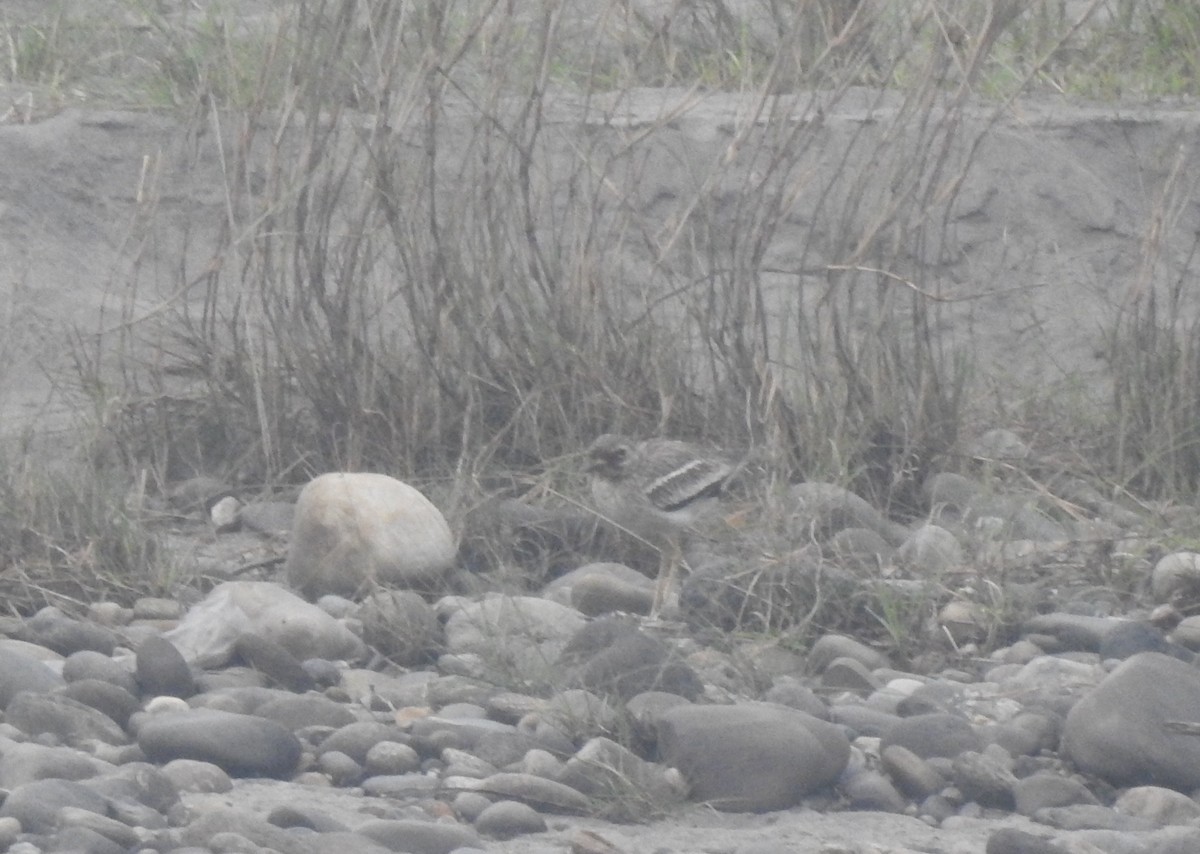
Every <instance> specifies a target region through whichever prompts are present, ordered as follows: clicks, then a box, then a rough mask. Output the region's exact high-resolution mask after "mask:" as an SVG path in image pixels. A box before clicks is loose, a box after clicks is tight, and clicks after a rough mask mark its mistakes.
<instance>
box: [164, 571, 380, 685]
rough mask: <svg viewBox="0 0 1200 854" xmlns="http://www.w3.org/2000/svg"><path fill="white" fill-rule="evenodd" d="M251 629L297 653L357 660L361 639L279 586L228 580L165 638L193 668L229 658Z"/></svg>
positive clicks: (300, 655)
mask: <svg viewBox="0 0 1200 854" xmlns="http://www.w3.org/2000/svg"><path fill="white" fill-rule="evenodd" d="M248 633H254V634H258V635H261V636H263V637H265V638H267V639H268V640H272V641H274V642H275V643H277V644H279V645H280V646H282V647H283V648H284V649H286V650H287V651H288V652H290V653H291V654H292V655H293V656H295V657H296V658H298V659H300V660H303V659H306V658H328V659H335V660H337V659H357V658H360V657H361V656H362V654H363V652H364V651H365V647H364V646H363V642H362V641H361V640H360V639H359V638H358V637H357V636H356V635H355V634H354V633H353V632H351V631H350V630H349V629H348V628H346V626H344V625H343V624H342V623H340V622H338V621H337V620H335V619H334V618H333V617H331V616H329V615H328V614H326V613H325V612H324V611H322V610H321V609H320V608H318V607H317V606H316V605H312V604H309V603H308V602H305V601H304V600H303V599H301V598H300V597H299V596H296V595H295V594H294V593H291V592H290V591H288V590H287V589H286V588H284V587H283V586H282V585H279V584H272V583H271V582H269V581H227V582H225V583H224V584H220V585H218V586H216V587H214V588H213V589H212V590H211V591H210V592H209V594H208V595H207V596H205V597H204V599H203V601H201V602H198V603H197V604H196V605H194V606H193V607H192V608H190V609H189V610H188V612H187V614H186V615H185V616H184V618H183V620H182V621H180V623H179V625H178V626H176V627H175V628H173V629H171V631H169V632H167V633H166V634H165V635H164V637H166V639H167V640H169V641H170V642H171V643H173V644H175V646H176V648H177V649H178V650H179V651H180V653H182V654H183V657H184V658H185V659H187V660H188V661H189V662H191V663H193V664H195V665H196V666H198V667H220V666H222V665H224V664H226V663H228V661H229V659H230V658H231V656H232V655H233V648H234V646H235V645H236V644H237V642H238V638H240V637H241V636H242V635H245V634H248Z"/></svg>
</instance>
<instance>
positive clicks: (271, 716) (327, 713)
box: [254, 694, 356, 732]
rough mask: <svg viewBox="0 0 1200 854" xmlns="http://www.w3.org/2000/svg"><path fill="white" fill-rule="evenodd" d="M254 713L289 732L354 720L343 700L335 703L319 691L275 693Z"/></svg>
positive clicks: (342, 724) (343, 724)
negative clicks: (296, 693) (314, 692)
mask: <svg viewBox="0 0 1200 854" xmlns="http://www.w3.org/2000/svg"><path fill="white" fill-rule="evenodd" d="M254 714H255V715H256V716H257V717H260V718H266V719H267V720H269V721H275V722H276V723H279V724H281V725H283V726H285V727H287V728H288V729H290V730H292V731H293V732H295V731H296V730H298V729H302V728H303V727H306V726H314V725H316V726H328V727H333V728H337V727H343V726H346V725H347V724H352V723H354V721H355V720H356V718H355V716H354V713H353V712H352V711H350V709H348V708H347V707H346V706H345V705H344V704H343V703H335V702H334V701H333V700H331V699H329V698H328V697H325V696H323V695H321V694H299V695H289V696H285V697H276V698H274V699H272V700H268V701H267V702H265V703H263V704H262V705H261V706H259V707H258V708H256V709H255V710H254Z"/></svg>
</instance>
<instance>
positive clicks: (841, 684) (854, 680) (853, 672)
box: [821, 657, 882, 697]
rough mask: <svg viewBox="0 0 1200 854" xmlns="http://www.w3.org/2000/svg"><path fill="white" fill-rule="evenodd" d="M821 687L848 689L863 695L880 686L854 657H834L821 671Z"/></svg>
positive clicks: (829, 689) (830, 689)
mask: <svg viewBox="0 0 1200 854" xmlns="http://www.w3.org/2000/svg"><path fill="white" fill-rule="evenodd" d="M821 687H822V688H823V689H825V690H826V691H849V692H851V693H853V694H858V695H859V696H862V697H865V696H867V695H868V694H870V693H871V692H873V691H878V690H879V689H880V688H881V687H882V686H881V685H880V684H879V680H878V679H876V678H875V677H874V676H872V675H871V671H869V670H868V669H867V667H866V665H864V664H863V663H862V662H861V661H859V660H858V659H855V658H849V657H842V658H835V659H834V660H833V661H831V662H829V664H828V665H827V666H826V668H825V670H824V672H822V673H821Z"/></svg>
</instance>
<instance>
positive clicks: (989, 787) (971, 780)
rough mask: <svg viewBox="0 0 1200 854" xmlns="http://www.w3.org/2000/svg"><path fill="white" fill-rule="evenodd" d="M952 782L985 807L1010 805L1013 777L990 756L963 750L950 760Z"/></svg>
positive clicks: (1010, 807)
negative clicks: (951, 761)
mask: <svg viewBox="0 0 1200 854" xmlns="http://www.w3.org/2000/svg"><path fill="white" fill-rule="evenodd" d="M951 767H952V769H953V770H952V773H953V779H954V785H955V786H957V787H958V789H959V791H961V792H962V793H963V795H964V796H965V797H967V798H969V799H970V800H973V801H976V802H977V803H980V804H982V805H983V806H986V807H999V808H1001V809H1012V806H1013V786H1014V785H1016V782H1017V778H1016V776H1015V775H1014V774H1013V773H1012V771H1011V770H1010V769H1009V768H1006V767H1004V765H1002V764H1001V763H1000V762H997V761H996V760H995V759H994V758H992V757H991V756H988V755H987V754H984V753H978V752H976V751H973V750H965V751H963V752H962V753H960V754H958V755H957V756H955V757H954V761H953V763H952V766H951Z"/></svg>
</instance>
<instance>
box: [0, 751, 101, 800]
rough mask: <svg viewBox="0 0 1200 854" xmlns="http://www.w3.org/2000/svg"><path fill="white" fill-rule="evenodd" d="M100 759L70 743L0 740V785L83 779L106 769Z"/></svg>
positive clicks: (8, 787)
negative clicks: (75, 747)
mask: <svg viewBox="0 0 1200 854" xmlns="http://www.w3.org/2000/svg"><path fill="white" fill-rule="evenodd" d="M106 767H110V766H107V763H105V762H101V761H100V760H98V759H96V758H95V757H93V756H89V755H87V754H85V753H82V752H80V751H78V750H75V749H74V748H71V747H49V746H47V745H44V744H37V743H35V742H15V741H8V740H7V739H4V740H0V788H4V789H13V788H15V787H17V786H20V785H23V784H25V783H31V782H33V781H34V780H48V779H54V778H57V779H61V780H86V779H87V778H89V777H95V776H96V775H97V774H101V773H103V772H104V771H105V770H106Z"/></svg>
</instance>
